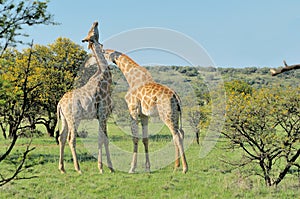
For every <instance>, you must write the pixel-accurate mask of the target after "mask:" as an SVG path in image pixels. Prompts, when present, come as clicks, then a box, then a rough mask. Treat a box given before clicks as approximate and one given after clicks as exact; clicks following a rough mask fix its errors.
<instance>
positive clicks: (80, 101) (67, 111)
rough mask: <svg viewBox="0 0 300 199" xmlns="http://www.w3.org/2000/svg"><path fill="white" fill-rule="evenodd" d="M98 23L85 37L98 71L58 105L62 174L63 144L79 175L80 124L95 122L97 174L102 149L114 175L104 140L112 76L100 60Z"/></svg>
mask: <svg viewBox="0 0 300 199" xmlns="http://www.w3.org/2000/svg"><path fill="white" fill-rule="evenodd" d="M97 25H98V23H96V22H95V23H94V24H93V26H92V28H91V30H90V31H89V34H88V36H87V37H86V38H85V39H84V41H88V42H89V47H90V48H91V49H92V51H93V53H94V56H95V58H96V61H97V65H98V70H97V71H96V73H95V74H94V75H93V76H92V77H91V78H90V79H89V81H88V82H87V83H86V84H85V85H84V86H82V87H80V88H78V89H74V90H72V91H69V92H67V93H65V95H64V96H63V97H62V98H61V99H60V101H59V103H58V105H57V115H58V119H61V121H62V122H61V123H62V126H61V132H60V136H59V145H60V159H59V169H60V171H61V172H62V173H64V172H65V169H64V162H63V161H64V146H65V143H66V140H68V142H69V146H70V148H71V152H72V156H73V161H74V167H75V170H77V171H78V172H79V173H81V170H80V167H79V163H78V159H77V154H76V134H77V129H78V126H79V124H80V121H81V120H84V119H98V121H99V134H98V167H99V170H100V173H102V172H103V164H102V146H103V145H104V147H105V150H106V156H107V164H108V167H109V169H110V170H111V171H113V167H112V163H111V159H110V152H109V148H108V138H107V127H106V124H107V119H108V116H109V115H110V113H111V110H112V100H111V95H110V93H111V92H110V85H111V83H112V76H111V73H110V71H109V68H108V64H107V61H106V60H105V58H104V56H103V50H102V45H100V44H99V43H98V36H97V34H98V31H96V32H95V30H97Z"/></svg>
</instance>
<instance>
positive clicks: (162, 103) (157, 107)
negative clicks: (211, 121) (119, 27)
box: [104, 49, 188, 173]
mask: <svg viewBox="0 0 300 199" xmlns="http://www.w3.org/2000/svg"><path fill="white" fill-rule="evenodd" d="M104 56H105V58H106V59H107V60H108V61H111V62H113V63H114V64H116V65H117V66H118V67H119V68H120V70H121V71H122V73H123V75H124V76H125V78H126V80H127V83H128V84H129V89H128V92H127V94H126V95H125V100H126V102H127V106H128V109H129V113H130V117H131V131H132V135H133V146H134V147H133V157H132V162H131V168H130V170H129V173H134V172H135V169H136V167H137V152H138V141H139V138H138V137H139V136H138V118H140V120H141V125H142V138H143V139H142V142H143V144H144V148H145V156H146V157H145V158H146V163H145V168H146V171H148V172H150V160H149V153H148V142H149V141H148V119H149V117H150V116H151V115H154V114H157V113H158V115H159V117H160V119H161V120H162V121H163V122H164V123H165V125H166V126H167V127H168V128H169V130H170V131H171V133H172V136H173V141H174V145H175V169H177V168H179V167H180V156H181V161H182V166H183V169H182V171H183V173H186V172H187V170H188V165H187V161H186V157H185V153H184V148H183V139H184V131H183V130H182V116H181V115H182V111H181V101H180V98H179V96H178V95H177V93H176V92H175V91H173V90H172V89H170V88H169V87H167V86H165V85H161V84H158V83H156V82H155V81H154V80H153V78H152V76H151V74H150V73H149V71H147V70H146V69H145V68H143V67H141V66H139V65H138V64H137V63H136V62H134V61H133V60H132V59H131V58H130V57H128V56H127V55H125V54H122V53H120V52H117V51H114V50H110V49H105V50H104ZM179 120H180V126H179Z"/></svg>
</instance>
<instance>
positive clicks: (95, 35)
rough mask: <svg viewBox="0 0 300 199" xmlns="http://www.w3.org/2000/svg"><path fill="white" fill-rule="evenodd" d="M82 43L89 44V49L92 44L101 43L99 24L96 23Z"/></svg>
mask: <svg viewBox="0 0 300 199" xmlns="http://www.w3.org/2000/svg"><path fill="white" fill-rule="evenodd" d="M82 42H89V47H90V45H91V43H99V32H98V22H97V21H95V22H94V23H93V25H92V27H91V29H90V31H89V32H88V35H87V36H86V37H85V38H84V39H83V40H82Z"/></svg>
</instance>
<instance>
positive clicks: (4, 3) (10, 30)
mask: <svg viewBox="0 0 300 199" xmlns="http://www.w3.org/2000/svg"><path fill="white" fill-rule="evenodd" d="M47 4H48V1H44V2H41V1H31V0H23V1H15V0H9V1H8V0H1V1H0V57H2V55H3V53H4V51H5V50H6V49H7V47H12V46H14V45H16V44H23V43H24V42H23V41H22V40H18V37H20V36H21V37H22V36H23V37H24V36H25V37H26V36H28V35H26V34H24V33H22V31H21V30H22V29H23V28H24V27H25V26H33V25H39V24H44V25H49V24H52V25H54V24H57V23H55V22H53V19H52V18H53V16H52V15H51V14H49V13H48V12H47V7H48V5H47Z"/></svg>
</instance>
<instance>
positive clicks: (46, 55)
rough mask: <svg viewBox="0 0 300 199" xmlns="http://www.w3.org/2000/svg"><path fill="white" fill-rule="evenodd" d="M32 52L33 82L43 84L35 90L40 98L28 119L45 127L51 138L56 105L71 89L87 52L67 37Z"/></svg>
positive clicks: (38, 47)
mask: <svg viewBox="0 0 300 199" xmlns="http://www.w3.org/2000/svg"><path fill="white" fill-rule="evenodd" d="M33 50H34V55H33V58H32V65H33V67H34V68H35V69H36V70H37V71H38V73H37V75H38V79H36V80H35V81H41V80H42V82H43V83H42V85H41V87H39V88H38V89H37V90H35V93H36V94H37V95H38V96H39V98H38V101H37V106H36V110H35V114H31V115H29V117H28V118H29V119H30V121H32V122H33V123H34V124H42V125H44V126H45V127H46V129H47V132H48V134H49V135H50V136H54V130H55V126H56V122H57V118H56V105H57V104H58V101H59V100H60V98H61V97H62V96H63V94H64V93H66V92H67V91H68V90H70V89H71V88H73V84H74V81H75V80H76V78H77V73H78V71H79V70H80V68H81V67H82V65H83V63H84V60H85V58H86V57H87V53H86V51H85V50H84V49H83V48H82V47H81V46H79V45H78V44H76V43H74V42H72V41H71V40H70V39H67V38H58V39H57V40H56V41H55V42H54V43H53V44H49V45H48V46H42V45H36V46H34V49H33Z"/></svg>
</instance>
